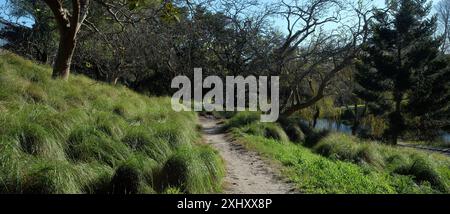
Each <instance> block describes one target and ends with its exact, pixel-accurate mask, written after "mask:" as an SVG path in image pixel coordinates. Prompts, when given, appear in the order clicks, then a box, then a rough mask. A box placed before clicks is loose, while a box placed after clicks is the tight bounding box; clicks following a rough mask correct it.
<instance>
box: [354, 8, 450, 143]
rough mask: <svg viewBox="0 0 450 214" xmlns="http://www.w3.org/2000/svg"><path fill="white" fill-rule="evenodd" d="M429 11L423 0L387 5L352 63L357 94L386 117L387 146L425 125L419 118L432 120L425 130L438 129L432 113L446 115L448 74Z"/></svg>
mask: <svg viewBox="0 0 450 214" xmlns="http://www.w3.org/2000/svg"><path fill="white" fill-rule="evenodd" d="M430 8H431V4H428V3H427V1H426V0H419V1H417V0H394V1H390V2H389V10H388V11H387V12H382V11H379V12H378V13H377V14H376V21H375V22H374V23H373V25H372V27H371V30H372V31H373V35H372V36H371V38H370V39H369V42H368V44H367V46H366V47H365V48H364V51H365V52H364V54H363V55H362V56H361V61H360V62H359V63H358V65H357V67H358V72H357V74H356V79H357V82H358V84H359V89H358V90H357V94H358V96H359V97H360V98H361V99H363V100H365V101H367V102H369V105H370V109H371V111H372V112H373V113H374V114H378V115H380V116H381V115H385V116H387V118H388V123H389V128H388V129H387V130H386V131H385V136H386V137H387V138H388V139H389V142H390V143H391V144H397V141H398V138H399V136H401V135H402V134H403V133H404V132H405V131H406V130H407V129H408V128H409V127H412V126H414V124H415V122H418V123H419V124H420V123H422V125H420V126H423V127H425V125H424V123H423V122H425V121H424V120H433V121H428V122H427V126H428V127H427V130H430V129H436V128H439V127H442V126H443V125H444V124H443V123H442V122H438V121H436V119H437V118H438V117H435V115H440V116H442V115H445V113H444V112H447V113H448V110H446V108H448V96H449V95H448V93H449V86H448V78H449V77H448V76H450V74H449V70H448V63H447V62H446V61H445V60H440V59H439V46H440V45H441V42H440V40H439V39H435V38H434V37H433V35H434V33H435V30H436V18H435V17H433V18H428V14H429V13H430ZM445 75H447V76H445ZM442 99H444V100H442ZM432 115H433V116H432ZM440 120H445V119H444V118H440ZM435 122H436V123H435ZM433 124H434V125H433Z"/></svg>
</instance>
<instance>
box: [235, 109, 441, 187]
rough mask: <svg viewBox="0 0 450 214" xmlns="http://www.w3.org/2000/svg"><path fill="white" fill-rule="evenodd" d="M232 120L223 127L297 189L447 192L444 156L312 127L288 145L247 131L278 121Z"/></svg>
mask: <svg viewBox="0 0 450 214" xmlns="http://www.w3.org/2000/svg"><path fill="white" fill-rule="evenodd" d="M231 120H232V121H234V122H232V124H238V125H237V126H236V127H231V126H228V127H227V128H228V129H229V130H231V132H232V134H233V136H234V137H235V138H237V139H238V141H239V142H241V143H243V145H245V146H246V147H247V148H248V149H250V150H255V151H258V152H259V153H260V154H262V155H263V156H265V157H266V158H268V159H269V160H272V161H274V162H276V163H277V164H280V165H281V166H282V167H281V168H282V173H283V174H284V175H285V176H286V177H287V178H289V179H290V180H291V181H293V182H294V183H295V184H296V186H297V189H298V190H299V191H300V192H304V193H363V194H381V193H387V194H396V193H449V188H448V187H449V184H450V181H449V178H450V159H449V158H448V157H446V156H442V155H437V154H429V153H425V152H422V151H417V150H413V149H407V148H397V147H391V146H387V145H382V144H378V143H376V142H363V141H360V140H358V139H357V138H354V137H351V136H347V135H343V134H335V133H328V134H325V133H322V134H321V133H317V132H316V131H314V130H304V132H305V133H308V135H310V136H306V138H305V140H304V141H303V142H302V143H301V144H300V143H299V142H297V143H291V142H287V143H286V142H281V141H279V140H277V139H270V138H268V137H267V136H265V135H264V133H262V132H249V131H248V130H252V129H257V130H258V128H255V126H259V127H260V129H263V128H264V127H266V126H278V125H276V124H271V125H268V124H260V123H259V122H250V123H248V122H245V123H237V122H235V121H241V119H239V118H234V119H233V118H232V119H231ZM227 124H230V122H228V123H227ZM281 124H282V126H283V127H292V126H286V124H285V123H284V124H283V122H281ZM303 129H304V127H303ZM309 138H310V139H309ZM311 138H313V140H311ZM308 139H309V140H308Z"/></svg>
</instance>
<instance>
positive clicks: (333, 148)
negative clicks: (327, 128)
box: [314, 133, 450, 192]
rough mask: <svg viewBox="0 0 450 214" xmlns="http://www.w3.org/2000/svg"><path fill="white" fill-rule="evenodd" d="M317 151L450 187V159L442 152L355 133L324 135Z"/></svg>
mask: <svg viewBox="0 0 450 214" xmlns="http://www.w3.org/2000/svg"><path fill="white" fill-rule="evenodd" d="M314 151H315V152H317V153H318V154H321V155H323V156H325V157H328V158H332V159H338V160H342V161H348V162H353V163H356V164H360V165H362V164H369V165H370V166H372V167H374V168H375V169H376V170H378V171H385V172H388V173H390V174H392V175H394V174H400V175H405V176H410V177H412V178H413V179H414V180H415V181H416V182H417V183H418V184H419V185H420V184H422V185H427V183H428V184H430V185H431V187H432V188H434V189H435V190H437V191H441V192H448V191H449V190H448V185H449V183H448V179H449V178H448V177H447V178H445V175H446V174H448V172H449V168H448V167H449V166H450V160H449V159H448V158H447V157H444V156H441V155H432V154H427V153H425V152H422V151H417V150H412V149H406V148H398V147H392V146H387V145H383V144H379V143H376V142H364V141H360V140H358V139H356V138H354V137H352V136H348V135H344V134H337V133H335V134H331V135H329V136H328V137H326V138H324V139H322V140H321V141H320V142H319V144H318V145H316V146H315V147H314ZM440 156H441V157H440ZM436 162H439V163H440V164H441V165H442V166H444V167H443V168H442V169H439V168H438V167H437V166H436V165H435V164H434V163H436ZM445 168H447V170H445Z"/></svg>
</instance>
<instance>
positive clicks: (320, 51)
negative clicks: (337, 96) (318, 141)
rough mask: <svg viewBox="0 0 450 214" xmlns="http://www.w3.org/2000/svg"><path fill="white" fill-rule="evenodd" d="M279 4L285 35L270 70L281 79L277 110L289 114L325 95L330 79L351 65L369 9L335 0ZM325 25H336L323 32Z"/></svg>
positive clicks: (364, 4) (364, 36) (363, 34)
mask: <svg viewBox="0 0 450 214" xmlns="http://www.w3.org/2000/svg"><path fill="white" fill-rule="evenodd" d="M281 7H282V8H284V9H283V10H282V11H281V12H279V14H280V15H281V16H282V17H284V18H285V19H286V21H287V28H288V29H287V30H288V35H287V37H286V38H285V40H284V43H283V44H282V45H281V46H280V47H279V48H278V49H277V50H276V51H275V53H274V57H273V59H275V61H274V62H273V65H274V68H273V73H275V74H279V75H281V76H282V78H283V77H284V78H283V79H284V80H285V81H284V85H282V86H281V87H282V88H281V89H280V90H281V100H282V109H283V114H284V115H285V116H290V115H292V114H294V113H296V112H298V111H300V110H302V109H305V108H308V107H311V106H313V105H315V104H316V103H317V102H318V101H320V100H321V99H323V98H324V97H325V96H327V94H328V93H329V92H330V90H329V89H330V87H329V86H330V84H331V83H332V81H333V80H334V78H335V77H336V76H338V74H339V73H341V72H342V71H344V70H345V68H347V67H348V66H350V65H351V64H352V62H353V59H354V58H355V57H356V56H357V55H358V53H359V52H360V50H361V47H362V44H364V43H365V41H366V39H367V36H368V33H369V32H368V23H369V21H370V20H371V19H372V10H371V9H369V4H368V3H367V2H365V1H358V2H357V3H354V2H348V4H346V3H345V1H339V0H309V1H298V0H293V2H292V3H286V2H284V1H283V2H282V5H281ZM341 13H343V14H346V15H347V16H349V14H352V15H351V16H352V20H351V21H350V20H345V19H342V18H340V17H342V14H341ZM327 23H334V24H335V25H338V26H339V27H337V28H336V29H335V30H333V31H332V32H326V31H325V30H324V25H325V24H327ZM311 86H313V87H311Z"/></svg>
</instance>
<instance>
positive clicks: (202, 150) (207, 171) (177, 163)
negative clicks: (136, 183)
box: [159, 146, 224, 193]
mask: <svg viewBox="0 0 450 214" xmlns="http://www.w3.org/2000/svg"><path fill="white" fill-rule="evenodd" d="M186 150H190V149H189V148H180V149H179V150H178V151H176V152H175V153H174V154H173V156H172V157H171V158H169V160H168V161H167V162H166V164H165V165H164V167H163V168H162V170H161V173H160V175H159V185H160V190H165V189H168V188H169V189H170V188H173V187H177V188H178V189H179V190H180V191H182V192H184V193H199V192H211V191H219V190H220V187H218V186H216V185H215V184H216V183H221V178H222V176H223V175H224V170H223V169H222V168H221V167H218V166H220V165H221V164H222V163H221V160H220V159H219V158H218V156H217V155H216V154H215V152H214V151H212V150H211V149H210V148H208V147H206V146H203V147H199V148H196V149H195V150H194V151H193V152H187V151H186ZM204 184H207V185H204Z"/></svg>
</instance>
